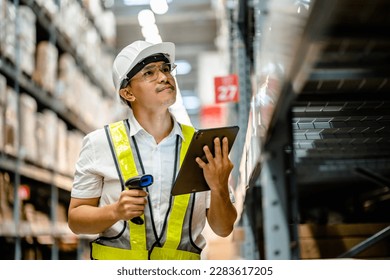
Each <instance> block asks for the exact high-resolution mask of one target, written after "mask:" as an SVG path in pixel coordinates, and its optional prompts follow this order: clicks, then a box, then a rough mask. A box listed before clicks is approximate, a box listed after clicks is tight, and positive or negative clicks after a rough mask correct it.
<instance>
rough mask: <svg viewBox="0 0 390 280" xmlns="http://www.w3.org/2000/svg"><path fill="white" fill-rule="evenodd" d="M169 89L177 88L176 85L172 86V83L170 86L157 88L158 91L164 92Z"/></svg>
mask: <svg viewBox="0 0 390 280" xmlns="http://www.w3.org/2000/svg"><path fill="white" fill-rule="evenodd" d="M167 89H170V90H172V91H173V90H175V87H174V86H171V85H168V86H164V87H161V88H158V89H157V92H162V91H164V90H167Z"/></svg>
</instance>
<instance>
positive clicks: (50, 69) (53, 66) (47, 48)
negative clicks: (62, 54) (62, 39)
mask: <svg viewBox="0 0 390 280" xmlns="http://www.w3.org/2000/svg"><path fill="white" fill-rule="evenodd" d="M57 60H58V50H57V48H56V46H54V45H53V44H52V43H50V42H48V41H41V42H39V43H38V46H37V61H36V65H35V69H34V73H33V76H32V78H33V80H34V81H35V82H36V83H37V84H38V85H40V86H41V87H42V88H43V89H45V90H47V91H48V92H49V93H51V94H53V95H54V93H55V89H56V83H57V67H58V62H57Z"/></svg>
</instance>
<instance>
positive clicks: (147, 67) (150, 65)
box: [143, 62, 168, 70]
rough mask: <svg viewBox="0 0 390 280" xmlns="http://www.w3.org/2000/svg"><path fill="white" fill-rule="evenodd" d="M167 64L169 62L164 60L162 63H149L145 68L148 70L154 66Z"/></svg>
mask: <svg viewBox="0 0 390 280" xmlns="http://www.w3.org/2000/svg"><path fill="white" fill-rule="evenodd" d="M166 64H168V63H165V62H163V63H161V64H148V65H146V66H145V67H144V68H143V69H145V70H148V69H152V68H155V67H159V66H163V65H166Z"/></svg>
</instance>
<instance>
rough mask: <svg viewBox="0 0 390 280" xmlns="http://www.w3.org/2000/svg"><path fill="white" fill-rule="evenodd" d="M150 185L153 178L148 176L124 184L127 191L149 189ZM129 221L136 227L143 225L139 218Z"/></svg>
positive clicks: (137, 177) (129, 180)
mask: <svg viewBox="0 0 390 280" xmlns="http://www.w3.org/2000/svg"><path fill="white" fill-rule="evenodd" d="M151 184H153V176H152V175H150V174H145V175H139V176H135V177H132V178H130V179H128V180H127V181H126V182H125V186H126V187H127V188H128V189H142V188H146V187H149V186H150V185H151ZM131 221H132V222H133V223H134V224H137V225H142V224H143V223H144V221H143V220H142V218H141V217H135V218H132V219H131Z"/></svg>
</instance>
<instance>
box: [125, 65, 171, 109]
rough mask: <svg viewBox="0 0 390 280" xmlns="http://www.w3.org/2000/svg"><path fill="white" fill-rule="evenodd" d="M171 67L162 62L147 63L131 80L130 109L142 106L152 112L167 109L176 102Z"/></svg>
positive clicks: (129, 87)
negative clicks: (132, 97)
mask: <svg viewBox="0 0 390 280" xmlns="http://www.w3.org/2000/svg"><path fill="white" fill-rule="evenodd" d="M172 68H173V67H172V66H171V65H170V64H169V63H166V62H163V61H157V62H153V63H149V64H148V65H146V66H145V67H144V68H143V69H142V70H141V71H139V72H138V73H137V74H136V75H135V76H134V77H133V78H131V80H130V83H129V86H128V89H129V90H130V91H131V93H132V94H133V95H134V97H135V100H134V101H132V107H133V108H134V106H142V107H144V108H150V109H152V110H154V109H158V108H162V107H163V108H168V107H169V106H171V105H172V104H173V103H175V101H176V83H175V79H174V77H173V76H172V73H171V70H172Z"/></svg>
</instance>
